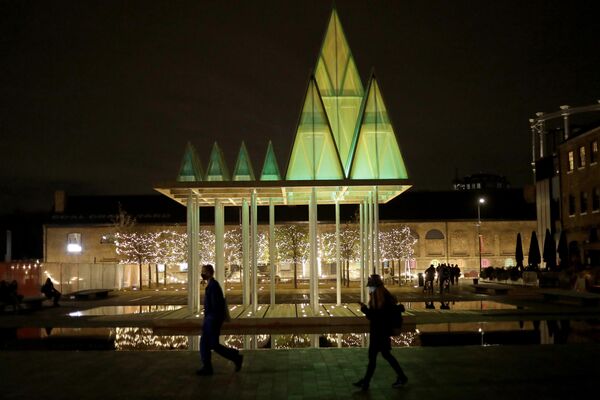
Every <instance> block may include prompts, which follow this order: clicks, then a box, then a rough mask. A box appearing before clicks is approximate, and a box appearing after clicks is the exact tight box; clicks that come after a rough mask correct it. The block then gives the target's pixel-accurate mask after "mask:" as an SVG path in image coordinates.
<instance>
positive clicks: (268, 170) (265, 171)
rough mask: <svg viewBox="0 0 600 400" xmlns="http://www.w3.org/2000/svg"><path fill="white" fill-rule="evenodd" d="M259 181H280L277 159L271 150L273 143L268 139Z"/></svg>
mask: <svg viewBox="0 0 600 400" xmlns="http://www.w3.org/2000/svg"><path fill="white" fill-rule="evenodd" d="M260 180H261V181H280V180H281V174H280V173H279V167H278V166H277V159H276V158H275V152H274V151H273V143H271V141H270V140H269V145H268V146H267V154H266V155H265V162H264V163H263V168H262V173H261V174H260Z"/></svg>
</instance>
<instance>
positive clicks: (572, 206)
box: [569, 194, 575, 216]
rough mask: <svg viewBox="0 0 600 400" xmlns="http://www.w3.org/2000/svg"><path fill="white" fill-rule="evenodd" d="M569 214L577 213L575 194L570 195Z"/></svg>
mask: <svg viewBox="0 0 600 400" xmlns="http://www.w3.org/2000/svg"><path fill="white" fill-rule="evenodd" d="M569 215H571V216H573V215H575V196H573V195H572V194H570V195H569Z"/></svg>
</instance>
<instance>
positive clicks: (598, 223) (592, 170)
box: [558, 127, 600, 265]
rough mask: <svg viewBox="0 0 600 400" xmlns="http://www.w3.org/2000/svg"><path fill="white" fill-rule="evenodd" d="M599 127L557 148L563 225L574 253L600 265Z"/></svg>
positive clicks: (588, 262)
mask: <svg viewBox="0 0 600 400" xmlns="http://www.w3.org/2000/svg"><path fill="white" fill-rule="evenodd" d="M599 143H600V127H598V128H595V129H592V130H590V131H587V132H585V133H583V134H581V135H579V136H576V137H574V138H572V139H570V140H568V141H566V142H564V143H562V144H561V145H560V146H558V154H559V155H558V157H559V160H560V164H559V165H560V186H561V208H562V210H563V212H562V213H561V222H562V226H563V229H565V231H566V232H567V239H568V242H569V245H570V247H571V250H573V252H575V254H579V255H580V256H583V260H581V261H583V262H584V263H586V264H590V265H600V241H599V240H598V233H599V232H598V230H599V229H600V228H599V227H600V165H599V161H600V160H599V159H600V153H599V151H598V145H599Z"/></svg>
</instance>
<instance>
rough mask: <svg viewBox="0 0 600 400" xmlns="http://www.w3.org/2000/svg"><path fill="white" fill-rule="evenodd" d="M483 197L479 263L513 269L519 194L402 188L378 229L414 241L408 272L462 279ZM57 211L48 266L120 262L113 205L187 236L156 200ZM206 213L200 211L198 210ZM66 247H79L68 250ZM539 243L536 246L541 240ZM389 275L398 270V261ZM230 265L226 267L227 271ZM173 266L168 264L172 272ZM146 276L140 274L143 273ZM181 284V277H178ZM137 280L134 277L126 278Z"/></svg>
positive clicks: (325, 224) (473, 258) (280, 218)
mask: <svg viewBox="0 0 600 400" xmlns="http://www.w3.org/2000/svg"><path fill="white" fill-rule="evenodd" d="M480 196H484V197H485V198H486V204H485V205H484V206H482V207H481V220H482V224H481V234H482V266H483V267H486V266H489V265H493V266H510V265H514V264H515V262H516V260H515V246H516V237H517V234H518V233H520V234H521V237H522V239H523V248H524V249H525V252H527V249H528V248H529V238H530V236H531V232H532V231H533V230H534V229H535V226H536V222H535V206H534V204H532V203H530V202H528V201H527V199H526V198H525V197H524V195H523V191H522V190H520V189H509V190H488V191H481V192H477V193H475V192H471V191H444V192H417V191H412V192H411V191H408V192H407V193H405V194H404V195H403V196H401V197H398V198H396V199H394V200H392V201H390V202H389V203H387V204H383V205H381V206H380V230H381V231H382V232H385V231H388V230H390V229H392V228H395V227H399V226H404V225H406V226H408V227H409V228H410V230H411V232H412V234H413V235H414V236H415V237H416V238H417V243H416V244H415V246H414V260H412V261H411V263H410V267H411V271H412V272H413V273H417V272H422V271H423V270H425V269H426V268H427V267H428V266H429V265H430V264H432V263H433V264H437V263H452V264H458V265H459V266H460V267H461V269H462V271H463V274H465V276H473V277H474V276H476V274H477V273H478V272H479V250H478V239H477V229H476V222H477V199H478V198H479V197H480ZM64 204H65V207H64V210H63V212H57V213H54V214H53V215H52V216H51V217H50V219H49V221H48V223H47V224H46V225H45V226H44V262H45V263H47V264H49V263H50V264H51V263H57V264H78V263H79V264H98V267H100V266H101V265H102V264H114V263H116V262H117V261H118V259H117V255H116V253H115V246H114V240H113V237H112V235H113V232H114V223H113V221H114V220H115V218H116V216H117V213H118V210H119V205H121V207H122V208H123V209H124V210H125V211H126V212H127V213H128V214H131V215H132V216H133V217H135V218H136V220H137V229H139V230H140V231H157V230H161V229H169V230H175V231H178V232H180V233H184V232H185V231H186V224H185V221H186V219H185V218H186V216H185V207H183V206H181V205H180V204H178V203H175V202H173V201H172V200H170V199H168V198H166V197H162V196H152V195H151V196H123V197H117V196H97V197H93V196H85V197H82V196H80V197H67V199H66V201H65V202H64ZM204 210H206V212H205V211H204ZM318 210H319V225H318V230H319V232H321V233H322V232H333V231H335V223H334V221H335V214H334V208H333V206H319V209H318ZM356 211H357V210H356V207H355V206H349V205H346V206H343V207H341V220H342V222H343V225H344V226H346V223H347V222H348V223H349V224H350V226H353V225H354V223H355V222H354V217H355V214H356ZM306 213H307V207H305V206H292V207H289V206H281V207H277V208H276V214H277V224H278V225H282V224H290V223H298V224H305V223H304V222H302V221H304V219H305V215H306ZM225 223H226V231H227V230H229V229H233V228H236V227H239V224H240V208H239V207H233V206H232V207H226V208H225ZM200 226H201V229H207V230H210V231H213V230H214V215H213V212H212V210H211V209H210V208H206V209H203V212H202V214H201V216H200ZM267 230H268V207H259V231H262V232H266V231H267ZM70 242H73V243H75V244H77V245H79V246H80V248H81V249H80V251H75V252H71V251H69V249H68V245H69V243H70ZM540 246H541V243H540ZM384 264H385V265H386V266H388V267H389V266H392V265H393V266H394V268H395V275H398V272H399V271H400V270H401V269H403V268H404V266H403V265H402V266H400V264H399V262H398V261H395V262H394V261H392V262H386V263H384ZM229 267H230V266H228V268H229ZM350 267H351V270H350V277H351V278H352V277H353V276H356V277H357V279H358V268H359V264H358V262H352V263H351V265H350ZM177 268H178V266H173V269H174V270H176V269H177ZM278 271H279V274H280V276H281V277H282V278H289V276H290V275H291V273H292V272H291V267H290V265H287V264H284V263H281V264H280V265H279V266H278ZM144 273H145V270H144ZM321 276H322V277H324V278H332V277H334V276H335V263H333V264H327V263H321ZM182 278H183V279H185V276H182ZM132 281H133V282H136V279H132Z"/></svg>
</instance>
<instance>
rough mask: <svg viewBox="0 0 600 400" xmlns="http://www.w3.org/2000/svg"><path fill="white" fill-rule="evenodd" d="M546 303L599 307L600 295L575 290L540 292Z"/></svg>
mask: <svg viewBox="0 0 600 400" xmlns="http://www.w3.org/2000/svg"><path fill="white" fill-rule="evenodd" d="M540 293H541V294H542V296H543V297H544V300H545V301H551V302H559V303H560V302H562V303H568V304H575V305H581V306H597V305H598V304H599V303H600V294H597V293H588V292H577V291H574V290H540Z"/></svg>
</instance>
